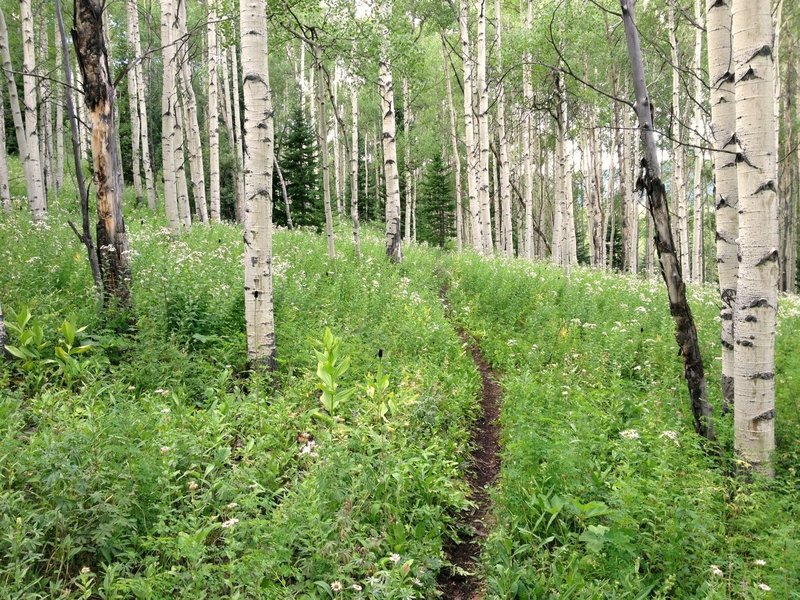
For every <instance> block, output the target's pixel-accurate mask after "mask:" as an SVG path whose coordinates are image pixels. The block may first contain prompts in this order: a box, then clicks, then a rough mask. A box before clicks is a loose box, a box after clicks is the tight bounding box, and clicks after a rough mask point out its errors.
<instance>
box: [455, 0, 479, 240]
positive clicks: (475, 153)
mask: <svg viewBox="0 0 800 600" xmlns="http://www.w3.org/2000/svg"><path fill="white" fill-rule="evenodd" d="M469 2H470V0H461V2H460V5H459V13H458V25H459V33H460V36H461V56H462V57H463V60H464V142H465V144H466V152H467V195H468V198H469V222H470V227H469V233H470V235H469V238H470V239H469V242H470V244H471V245H472V247H473V248H475V250H477V251H478V252H482V251H483V233H482V232H481V205H480V201H479V200H478V178H479V174H478V163H479V150H478V144H477V143H476V140H475V122H474V121H475V118H474V114H473V110H472V99H473V79H472V78H473V72H474V70H475V64H474V59H473V57H472V49H471V48H470V43H469Z"/></svg>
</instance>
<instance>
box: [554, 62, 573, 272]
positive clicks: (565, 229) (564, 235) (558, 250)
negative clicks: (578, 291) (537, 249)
mask: <svg viewBox="0 0 800 600" xmlns="http://www.w3.org/2000/svg"><path fill="white" fill-rule="evenodd" d="M556 89H557V91H558V108H557V112H556V117H557V119H556V153H557V156H556V164H557V170H556V175H555V185H556V203H557V206H556V209H555V218H554V219H553V262H555V263H556V264H559V265H562V266H565V267H570V266H573V265H575V264H577V256H578V251H577V244H576V235H575V215H574V207H573V201H572V159H571V155H570V152H569V149H568V148H567V146H568V140H567V129H568V119H569V115H568V113H567V93H566V88H565V86H564V78H563V76H562V75H561V74H560V73H558V74H557V75H556Z"/></svg>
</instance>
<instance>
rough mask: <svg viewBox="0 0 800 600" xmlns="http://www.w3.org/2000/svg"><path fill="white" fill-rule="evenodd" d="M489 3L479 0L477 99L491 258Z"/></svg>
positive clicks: (484, 228) (484, 230)
mask: <svg viewBox="0 0 800 600" xmlns="http://www.w3.org/2000/svg"><path fill="white" fill-rule="evenodd" d="M487 2H488V0H475V8H476V9H477V11H478V40H477V45H478V50H477V54H478V63H477V65H476V68H477V71H476V72H477V84H478V86H477V97H478V146H479V150H480V154H479V163H478V174H479V178H480V179H479V184H478V202H479V204H480V208H481V217H480V218H481V234H482V236H483V238H482V243H483V253H484V254H486V255H487V256H490V255H491V254H492V252H493V241H492V217H491V211H490V203H491V198H490V196H489V86H488V84H487V82H486V3H487Z"/></svg>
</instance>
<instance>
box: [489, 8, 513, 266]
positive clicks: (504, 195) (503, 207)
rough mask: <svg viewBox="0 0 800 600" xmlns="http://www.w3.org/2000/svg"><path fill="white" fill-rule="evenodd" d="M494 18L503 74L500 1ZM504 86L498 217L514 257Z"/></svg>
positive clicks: (507, 249)
mask: <svg viewBox="0 0 800 600" xmlns="http://www.w3.org/2000/svg"><path fill="white" fill-rule="evenodd" d="M494 18H495V31H496V34H495V46H496V47H495V53H496V56H497V65H498V67H497V68H498V70H499V71H500V72H501V73H502V72H503V55H502V41H503V40H502V30H503V21H502V18H501V15H500V0H494ZM505 102H506V99H505V86H504V84H503V80H502V79H500V80H499V82H498V84H497V131H498V135H499V137H500V144H499V145H500V160H499V163H500V180H499V183H500V186H499V187H500V213H501V214H500V216H499V217H502V218H499V217H496V218H498V220H499V221H500V222H501V223H502V228H501V231H502V236H501V238H500V239H501V246H502V248H501V251H502V252H503V254H505V255H506V256H509V257H511V256H514V235H513V229H512V225H511V171H510V168H509V159H508V137H507V136H506V107H505Z"/></svg>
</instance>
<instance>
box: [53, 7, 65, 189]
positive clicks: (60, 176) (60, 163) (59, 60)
mask: <svg viewBox="0 0 800 600" xmlns="http://www.w3.org/2000/svg"><path fill="white" fill-rule="evenodd" d="M58 37H59V33H58V22H56V24H55V37H54V38H53V39H54V41H55V43H54V45H55V47H56V64H55V72H56V73H61V72H63V70H64V68H63V61H64V58H63V56H62V51H61V44H59V43H58ZM53 101H54V102H55V104H56V123H55V136H56V139H55V146H56V148H55V151H56V165H55V168H56V170H55V173H54V176H53V179H54V180H55V184H56V190H57V191H61V188H62V187H63V186H64V90H63V89H62V86H60V85H54V86H53Z"/></svg>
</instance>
